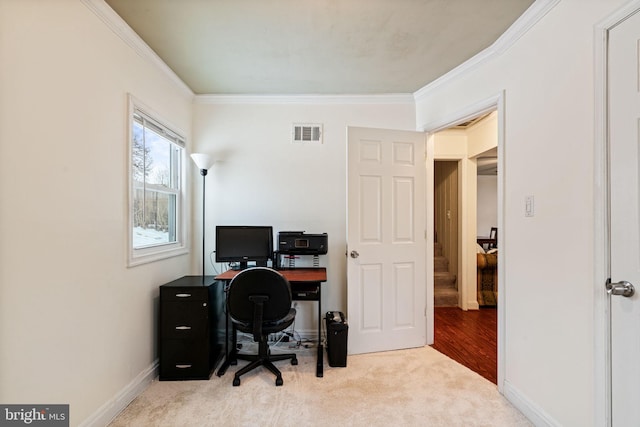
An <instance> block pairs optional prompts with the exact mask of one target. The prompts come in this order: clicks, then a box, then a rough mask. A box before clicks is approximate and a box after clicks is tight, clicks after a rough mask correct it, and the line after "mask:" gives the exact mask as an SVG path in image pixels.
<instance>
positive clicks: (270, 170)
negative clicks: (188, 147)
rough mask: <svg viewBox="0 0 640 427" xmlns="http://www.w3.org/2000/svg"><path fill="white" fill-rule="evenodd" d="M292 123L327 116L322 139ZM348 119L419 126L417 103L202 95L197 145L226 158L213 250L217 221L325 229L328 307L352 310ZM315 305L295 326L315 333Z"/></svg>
mask: <svg viewBox="0 0 640 427" xmlns="http://www.w3.org/2000/svg"><path fill="white" fill-rule="evenodd" d="M327 102H329V103H327ZM292 123H321V124H323V128H324V142H323V144H322V145H299V144H293V143H291V126H292ZM347 126H363V127H377V128H393V129H407V130H415V109H414V104H413V102H403V103H398V104H390V105H387V104H382V103H379V104H368V103H365V102H363V101H360V103H353V104H344V103H342V102H341V101H340V100H334V101H326V99H324V98H318V99H310V100H308V101H299V103H294V104H290V103H287V102H278V101H276V100H274V101H273V102H272V103H267V104H264V103H262V104H258V103H254V104H251V103H249V104H235V103H226V104H217V103H210V102H209V101H207V100H203V101H201V102H199V103H196V105H195V110H194V128H193V132H194V144H195V146H194V149H195V150H197V151H201V152H208V153H211V154H213V155H214V156H215V157H216V158H217V159H219V162H218V163H216V165H215V166H214V167H213V168H212V169H211V171H210V173H209V175H208V176H207V185H206V190H207V206H206V209H207V212H208V213H207V221H208V226H207V230H206V231H207V242H208V244H207V252H208V253H210V252H211V251H213V250H214V247H213V246H214V245H213V243H214V231H215V225H225V224H247V225H253V224H255V225H259V224H265V225H273V227H274V232H275V233H277V232H278V231H283V230H305V231H306V232H308V233H323V232H326V233H328V235H329V253H328V255H326V256H323V257H321V258H322V263H323V265H325V266H326V267H327V274H328V281H327V283H326V284H325V286H324V287H323V290H322V292H323V294H322V310H323V311H328V310H340V311H343V312H345V313H346V308H347V304H346V258H345V256H346V255H345V252H346V197H347V196H346V152H347V149H346V129H347ZM199 210H200V208H198V207H196V208H195V211H196V212H197V211H199ZM218 268H220V267H218ZM211 269H212V266H211V265H210V264H209V265H207V271H208V272H209V271H211ZM316 310H317V306H316V305H315V303H305V304H303V307H301V310H299V317H298V320H297V321H296V328H297V329H300V330H301V331H302V332H303V333H305V334H310V333H311V334H312V333H315V331H316V329H315V328H316V327H317V326H316V320H315V319H316V316H317V314H316V313H317V311H316Z"/></svg>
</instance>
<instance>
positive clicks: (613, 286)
mask: <svg viewBox="0 0 640 427" xmlns="http://www.w3.org/2000/svg"><path fill="white" fill-rule="evenodd" d="M605 287H606V288H607V293H608V294H609V295H622V296H623V297H627V298H629V297H632V296H633V294H635V293H636V289H635V288H634V287H633V285H632V284H631V283H629V282H627V281H626V280H623V281H622V282H615V283H612V282H611V279H607V283H606V284H605Z"/></svg>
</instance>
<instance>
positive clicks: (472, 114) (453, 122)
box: [424, 93, 506, 392]
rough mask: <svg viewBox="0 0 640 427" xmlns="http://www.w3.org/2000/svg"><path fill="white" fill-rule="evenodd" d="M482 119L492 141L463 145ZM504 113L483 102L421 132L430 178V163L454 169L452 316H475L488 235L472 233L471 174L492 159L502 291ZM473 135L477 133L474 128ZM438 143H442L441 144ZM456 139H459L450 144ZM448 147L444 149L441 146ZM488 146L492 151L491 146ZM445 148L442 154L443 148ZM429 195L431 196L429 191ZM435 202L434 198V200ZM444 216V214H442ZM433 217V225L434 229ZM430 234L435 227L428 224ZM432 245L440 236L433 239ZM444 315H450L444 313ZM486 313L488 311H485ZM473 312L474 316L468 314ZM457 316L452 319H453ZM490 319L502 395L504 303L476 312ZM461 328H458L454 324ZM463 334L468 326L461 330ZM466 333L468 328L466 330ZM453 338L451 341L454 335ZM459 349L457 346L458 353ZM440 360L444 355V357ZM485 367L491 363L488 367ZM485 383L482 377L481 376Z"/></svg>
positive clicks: (498, 99)
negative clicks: (481, 251) (481, 246)
mask: <svg viewBox="0 0 640 427" xmlns="http://www.w3.org/2000/svg"><path fill="white" fill-rule="evenodd" d="M487 117H490V118H491V121H492V122H493V141H492V142H491V143H489V144H487V143H479V144H474V145H468V144H466V138H467V136H466V135H465V134H464V133H465V132H466V129H465V128H466V127H468V126H473V125H474V124H478V123H481V122H482V120H483V119H484V120H487ZM503 117H504V110H503V94H502V93H501V94H499V95H497V96H495V97H493V98H490V99H487V100H485V101H483V102H480V103H478V104H476V105H474V106H471V107H469V108H468V109H467V110H465V111H463V112H460V113H459V114H457V115H453V116H452V117H451V118H450V119H449V120H446V119H445V120H442V121H440V122H438V123H434V124H431V125H427V126H425V127H424V130H426V131H427V132H428V134H429V138H428V144H429V145H428V149H429V150H430V153H431V155H432V160H433V162H434V173H435V171H436V166H435V163H436V161H438V162H439V161H448V162H451V161H454V163H457V165H458V181H459V216H458V219H459V225H458V242H459V248H458V254H459V257H458V261H459V265H458V271H459V275H458V290H459V304H458V308H457V310H458V313H462V314H463V315H464V314H465V313H472V314H476V315H477V314H480V312H481V310H480V306H479V304H478V297H477V295H478V293H477V256H476V255H477V247H478V245H477V237H478V235H481V234H482V233H483V232H484V234H488V233H489V230H486V231H484V230H478V228H477V227H478V224H477V220H478V218H477V216H476V215H477V205H476V201H477V197H478V194H477V190H478V180H477V172H478V168H479V167H480V168H487V167H488V166H487V164H486V163H487V162H488V158H489V157H492V158H493V159H491V162H492V163H493V165H492V167H493V168H494V170H497V173H496V174H495V175H494V178H493V180H494V182H495V183H496V184H497V189H496V190H495V193H497V195H496V199H497V203H496V207H495V212H496V213H497V220H495V226H496V228H498V229H499V230H500V231H501V236H500V237H501V245H500V246H501V250H500V251H498V253H497V256H496V259H498V261H497V266H496V270H495V277H496V278H497V279H498V280H497V281H498V282H499V283H500V287H501V290H503V289H504V285H505V283H504V281H503V280H500V279H501V278H502V277H504V273H503V271H504V262H501V261H500V260H502V259H504V248H505V244H504V242H505V240H506V239H505V235H504V234H505V233H504V232H502V231H503V227H502V223H503V215H502V200H503V196H502V194H503V174H502V169H503V168H501V167H500V166H501V164H502V162H503V158H504V155H503V152H504V132H503V127H504V125H503V123H504V119H503ZM476 131H478V132H482V130H480V128H477V129H476ZM443 137H444V140H446V142H444V143H441V142H443ZM456 137H459V138H458V140H457V141H456ZM460 139H462V140H465V143H463V144H461V143H460ZM447 144H448V146H447ZM491 144H492V145H491ZM444 147H446V148H444ZM434 193H435V190H434ZM434 196H435V194H434ZM445 214H446V212H445ZM435 215H436V214H435V213H434V223H435ZM434 229H435V224H434ZM438 239H440V236H439V235H438ZM448 310H451V309H450V308H449V309H448ZM485 310H489V311H485ZM437 311H438V308H436V307H434V317H433V318H434V328H438V325H437V324H436V322H437V321H438V318H439V317H440V314H441V313H439V312H438V313H437ZM474 312H475V313H474ZM458 313H457V314H458ZM486 313H489V314H493V317H494V319H495V323H494V325H495V326H494V328H493V332H492V333H493V334H494V336H495V341H494V342H495V344H493V353H494V355H495V356H494V360H495V362H494V366H495V368H493V369H494V372H495V377H494V378H495V379H493V380H492V381H493V382H494V383H496V384H497V386H498V390H499V391H501V392H502V390H503V384H502V383H503V380H502V379H503V377H504V375H503V373H504V369H505V359H504V347H505V343H504V332H503V331H504V327H503V321H504V316H503V314H502V313H504V301H503V300H502V299H498V300H497V303H496V304H495V306H494V308H488V309H484V308H483V309H482V314H486ZM460 324H461V325H462V323H460ZM462 327H464V326H462ZM467 327H468V328H469V326H468V325H467ZM447 328H448V330H449V332H451V331H452V329H451V323H449V324H447ZM471 328H472V327H471ZM438 335H439V334H438V333H437V332H435V331H434V340H435V339H437V337H438ZM453 335H456V334H455V332H454V333H453ZM434 344H435V345H434V347H436V349H438V348H437V343H434ZM462 347H464V344H462V343H461V345H460V348H462ZM445 354H446V353H445ZM489 364H491V362H489ZM485 377H486V376H485Z"/></svg>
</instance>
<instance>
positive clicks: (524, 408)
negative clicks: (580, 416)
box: [504, 381, 562, 427]
mask: <svg viewBox="0 0 640 427" xmlns="http://www.w3.org/2000/svg"><path fill="white" fill-rule="evenodd" d="M504 397H506V398H507V400H508V401H509V402H511V404H512V405H513V406H515V407H516V408H517V409H518V410H519V411H520V412H522V413H523V414H524V416H525V417H527V418H528V419H529V421H531V422H532V423H533V425H535V426H536V427H561V426H562V425H561V424H560V423H559V422H557V421H556V420H554V419H553V418H552V417H551V416H550V415H549V414H547V413H546V412H545V411H544V410H543V409H542V408H540V407H539V406H538V405H536V404H535V403H533V402H532V401H531V400H529V399H528V398H527V397H526V396H525V395H523V394H522V393H521V392H520V390H518V389H517V388H515V387H514V386H513V385H512V384H511V383H509V381H505V382H504Z"/></svg>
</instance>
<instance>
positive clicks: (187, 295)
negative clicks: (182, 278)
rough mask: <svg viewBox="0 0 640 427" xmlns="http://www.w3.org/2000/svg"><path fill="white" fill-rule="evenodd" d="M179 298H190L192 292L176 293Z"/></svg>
mask: <svg viewBox="0 0 640 427" xmlns="http://www.w3.org/2000/svg"><path fill="white" fill-rule="evenodd" d="M176 296H177V297H178V298H189V297H190V296H191V294H176Z"/></svg>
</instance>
